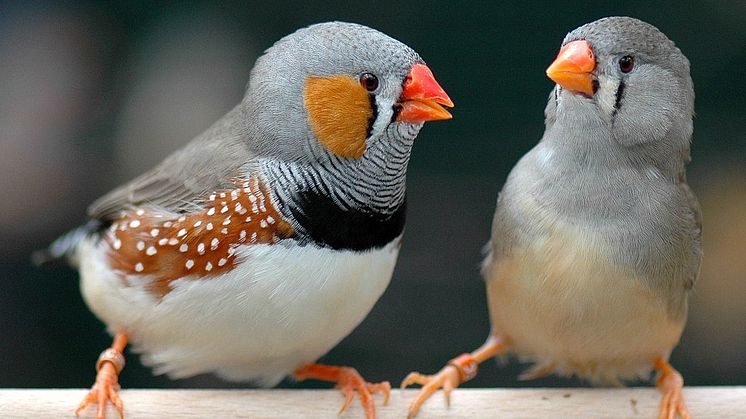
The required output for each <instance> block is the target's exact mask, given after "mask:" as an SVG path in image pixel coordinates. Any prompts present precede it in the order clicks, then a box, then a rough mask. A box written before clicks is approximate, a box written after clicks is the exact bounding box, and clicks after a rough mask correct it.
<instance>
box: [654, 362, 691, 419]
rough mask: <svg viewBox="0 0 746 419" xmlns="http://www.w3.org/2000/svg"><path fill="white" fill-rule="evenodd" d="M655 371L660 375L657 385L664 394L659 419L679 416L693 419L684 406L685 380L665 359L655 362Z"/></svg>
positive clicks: (684, 418) (682, 418)
mask: <svg viewBox="0 0 746 419" xmlns="http://www.w3.org/2000/svg"><path fill="white" fill-rule="evenodd" d="M655 369H656V370H658V372H659V373H660V375H659V376H658V379H657V380H656V385H657V386H658V389H659V390H660V391H661V393H663V399H661V407H660V410H659V412H658V419H675V418H676V416H677V415H678V416H679V417H680V418H681V419H691V416H690V415H689V410H687V408H686V405H685V404H684V394H683V393H684V392H683V390H684V378H682V377H681V374H679V372H678V371H676V370H675V369H674V368H673V367H672V366H671V364H669V363H668V361H666V360H665V359H663V358H658V359H656V360H655Z"/></svg>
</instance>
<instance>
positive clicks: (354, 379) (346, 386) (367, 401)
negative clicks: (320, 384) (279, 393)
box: [293, 364, 391, 419]
mask: <svg viewBox="0 0 746 419" xmlns="http://www.w3.org/2000/svg"><path fill="white" fill-rule="evenodd" d="M293 378H295V379H296V380H298V381H301V380H305V379H307V378H313V379H317V380H323V381H332V382H335V383H337V385H336V388H338V389H340V390H341V391H342V394H343V395H344V397H345V400H344V403H342V408H340V409H339V414H340V415H341V414H342V413H344V411H345V410H347V408H348V407H349V406H350V403H352V399H353V398H354V397H355V393H356V392H357V394H358V396H359V397H360V403H361V404H362V405H363V411H364V412H365V417H366V418H368V419H375V417H376V406H375V403H374V402H373V397H372V395H373V394H376V393H383V395H384V399H383V404H384V406H385V405H386V404H388V402H389V396H390V395H391V384H389V382H388V381H382V382H380V383H369V382H367V381H365V379H363V377H362V376H361V375H360V373H358V372H357V370H355V369H354V368H350V367H335V366H330V365H320V364H309V365H306V366H304V367H301V368H299V369H297V370H296V371H295V372H294V373H293Z"/></svg>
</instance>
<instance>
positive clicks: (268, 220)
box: [267, 215, 275, 224]
mask: <svg viewBox="0 0 746 419" xmlns="http://www.w3.org/2000/svg"><path fill="white" fill-rule="evenodd" d="M267 222H268V223H270V224H274V223H275V219H274V218H272V216H271V215H268V216H267Z"/></svg>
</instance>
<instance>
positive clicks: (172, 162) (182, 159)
mask: <svg viewBox="0 0 746 419" xmlns="http://www.w3.org/2000/svg"><path fill="white" fill-rule="evenodd" d="M237 118H238V113H237V111H236V109H234V110H233V111H231V112H230V113H228V114H227V115H226V116H225V117H223V118H222V119H221V120H220V121H218V122H217V123H216V124H215V125H213V126H212V127H211V128H210V129H208V130H207V131H206V132H205V133H203V134H202V135H200V136H199V137H197V138H196V139H194V140H193V141H192V142H191V143H189V144H188V145H187V146H186V147H185V148H183V149H182V150H179V151H177V152H176V153H174V154H172V155H171V156H169V157H168V158H166V159H165V160H164V161H163V162H161V163H160V164H159V165H158V166H156V167H155V168H153V169H151V170H150V171H148V172H146V173H145V174H143V175H141V176H139V177H137V178H136V179H134V180H132V181H131V182H129V183H127V184H124V185H122V186H120V187H118V188H116V189H114V190H113V191H111V192H109V193H108V194H106V195H104V196H103V197H101V198H99V199H98V200H96V201H95V202H93V204H91V205H90V206H89V207H88V215H89V216H90V217H92V218H94V219H99V220H110V219H112V218H115V217H117V216H118V215H119V214H120V213H121V211H123V210H127V209H131V208H135V207H142V206H149V207H157V208H159V209H163V210H167V211H172V212H177V213H178V212H185V211H188V210H189V209H190V208H192V207H193V206H194V205H195V203H198V202H199V201H200V200H201V199H202V198H203V197H204V196H205V194H207V193H209V192H211V191H215V190H219V189H223V188H228V187H230V186H232V185H231V180H232V179H233V178H235V177H237V176H238V175H239V174H240V171H241V169H242V167H243V166H245V165H247V164H248V163H249V162H250V161H251V160H252V153H251V152H250V151H249V147H248V144H247V139H246V138H245V137H244V135H245V134H243V133H242V131H241V130H240V124H238V119H237Z"/></svg>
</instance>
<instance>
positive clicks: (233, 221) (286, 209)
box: [46, 22, 453, 418]
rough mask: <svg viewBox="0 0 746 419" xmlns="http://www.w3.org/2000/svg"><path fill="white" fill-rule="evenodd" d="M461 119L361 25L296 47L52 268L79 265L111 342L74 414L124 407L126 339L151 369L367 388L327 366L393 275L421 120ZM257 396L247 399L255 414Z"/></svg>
mask: <svg viewBox="0 0 746 419" xmlns="http://www.w3.org/2000/svg"><path fill="white" fill-rule="evenodd" d="M443 106H448V107H450V106H453V103H452V102H451V100H450V99H449V98H448V95H447V94H446V93H445V91H443V89H442V88H441V87H440V85H439V84H438V83H437V82H436V81H435V78H434V77H433V75H432V72H431V71H430V69H429V68H428V67H427V66H426V65H425V63H424V61H423V60H422V59H421V58H420V56H419V55H418V54H417V53H416V52H415V51H413V50H412V49H411V48H409V47H407V46H406V45H404V44H403V43H401V42H399V41H397V40H394V39H392V38H390V37H388V36H386V35H384V34H382V33H380V32H378V31H376V30H373V29H370V28H367V27H365V26H362V25H357V24H351V23H342V22H331V23H322V24H317V25H313V26H310V27H307V28H304V29H300V30H298V31H297V32H295V33H293V34H291V35H288V36H286V37H285V38H283V39H281V40H280V41H278V42H277V43H276V44H275V45H274V46H272V47H271V48H269V49H268V50H267V51H266V52H265V53H264V55H262V56H261V57H260V58H259V59H258V60H257V62H256V65H255V67H254V69H253V70H252V72H251V78H250V82H249V85H248V87H247V90H246V94H245V96H244V99H243V100H242V101H241V103H240V104H238V105H237V106H236V107H235V108H234V109H233V110H231V111H230V112H228V114H227V115H225V116H224V117H223V118H221V119H220V120H219V121H218V122H216V123H215V124H214V125H213V126H212V127H211V128H209V129H208V130H207V131H206V132H205V133H203V134H202V135H200V136H198V137H197V138H196V139H194V140H193V141H192V142H190V143H189V144H188V145H186V146H185V148H184V149H182V150H180V151H178V152H176V153H174V154H173V155H171V156H170V157H168V158H166V159H165V160H164V161H163V162H162V163H161V164H159V165H158V166H157V167H155V168H154V169H152V170H151V171H149V172H147V173H145V174H144V175H142V176H140V177H138V178H137V179H135V180H133V181H131V182H129V183H127V184H125V185H123V186H121V187H119V188H117V189H115V190H114V191H112V192H111V193H109V194H107V195H106V196H104V197H102V198H100V199H99V200H98V201H96V202H94V203H93V204H92V205H91V206H90V208H89V215H90V218H91V222H89V223H88V224H87V225H86V226H84V227H81V228H80V229H77V230H74V231H73V232H71V233H69V234H68V235H66V236H63V237H62V238H61V239H59V240H58V241H57V242H56V243H54V244H53V245H52V246H51V247H50V249H49V250H48V254H47V255H46V257H47V258H55V257H56V258H67V259H69V260H70V261H71V262H72V264H73V265H74V266H75V267H76V268H78V270H79V271H80V275H81V291H82V294H83V297H84V299H85V301H86V303H87V304H88V306H89V307H90V309H91V310H92V311H93V312H94V313H95V314H96V316H98V318H99V319H101V320H102V321H103V322H104V323H105V324H106V326H107V327H108V330H109V331H110V333H111V334H112V335H114V343H113V345H112V347H111V348H108V349H107V350H105V351H104V352H103V353H102V354H101V357H100V358H99V360H98V362H97V370H98V374H97V377H96V383H95V384H94V386H93V388H92V389H91V391H90V393H88V395H87V396H86V397H85V399H84V400H83V401H82V402H81V403H80V405H79V406H78V410H77V411H78V412H80V411H82V410H83V409H84V408H85V407H86V406H88V405H89V404H91V403H94V404H97V405H98V411H97V417H99V418H100V417H104V416H105V415H106V409H107V405H108V404H109V403H112V404H113V405H114V406H115V407H116V408H117V410H118V412H119V414H120V416H122V415H123V406H122V402H121V400H120V398H119V397H118V395H117V390H118V389H119V380H118V374H119V372H120V371H121V370H122V368H123V367H124V356H123V351H124V349H125V346H126V345H127V344H128V343H131V344H132V345H133V349H134V350H135V352H138V353H140V354H142V360H143V362H144V363H145V364H146V365H150V366H153V367H154V369H155V372H156V373H165V374H168V375H169V376H170V377H172V378H181V377H188V376H192V375H196V374H202V373H215V374H217V375H218V376H220V377H223V378H225V379H228V380H235V381H253V382H255V383H257V384H260V385H264V386H272V385H274V384H276V383H277V382H279V381H280V380H281V379H282V378H283V377H285V376H287V375H289V374H293V375H294V377H295V378H296V379H299V380H300V379H306V378H316V379H322V380H327V381H333V382H336V383H337V386H338V387H339V388H340V389H341V390H342V391H343V392H344V394H345V396H346V399H345V404H344V405H343V408H342V410H344V409H345V408H346V407H347V406H348V405H349V403H350V401H351V400H352V398H353V395H354V394H355V392H357V393H358V394H359V395H360V398H361V401H362V403H363V408H364V411H365V413H366V415H367V416H368V417H373V416H375V406H374V404H373V400H372V398H371V394H372V393H377V392H383V393H385V395H386V398H388V393H389V388H390V386H389V384H388V383H387V382H383V383H379V384H369V383H367V382H366V381H365V380H364V379H363V378H362V377H361V376H360V374H358V373H357V371H355V370H354V369H352V368H347V367H336V366H328V365H319V364H315V363H314V362H315V361H316V360H317V359H318V358H319V357H320V356H322V355H323V354H325V353H326V352H327V351H329V349H331V348H332V347H333V346H335V345H336V344H337V343H338V342H339V341H340V340H342V338H344V337H345V336H346V335H347V334H349V333H350V332H351V331H352V330H353V329H354V328H355V327H356V326H357V325H358V324H359V323H360V322H361V321H362V320H363V318H364V317H365V316H366V315H367V313H368V312H369V311H370V309H371V308H372V307H373V305H374V304H375V302H376V301H377V300H378V298H379V297H380V296H381V294H382V293H383V291H384V290H385V288H386V286H387V285H388V283H389V280H390V279H391V275H392V271H393V269H394V265H395V263H396V259H397V255H398V251H399V245H400V240H401V236H402V232H403V230H404V220H405V218H404V217H405V208H406V199H405V191H406V188H405V180H406V171H407V165H408V162H409V157H410V152H411V149H412V146H413V142H414V140H415V137H416V136H417V134H418V132H419V131H420V129H421V128H422V126H423V123H424V122H425V121H431V120H439V119H449V118H450V117H451V115H450V113H449V112H448V111H446V110H445V109H444V108H443ZM248 402H250V401H247V403H248Z"/></svg>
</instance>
